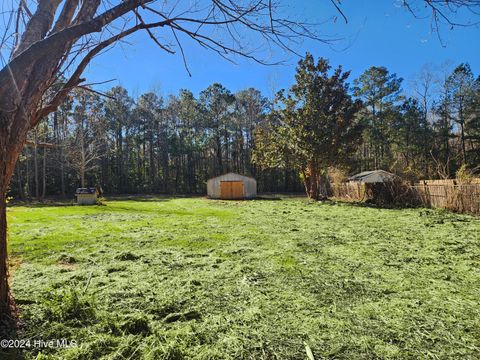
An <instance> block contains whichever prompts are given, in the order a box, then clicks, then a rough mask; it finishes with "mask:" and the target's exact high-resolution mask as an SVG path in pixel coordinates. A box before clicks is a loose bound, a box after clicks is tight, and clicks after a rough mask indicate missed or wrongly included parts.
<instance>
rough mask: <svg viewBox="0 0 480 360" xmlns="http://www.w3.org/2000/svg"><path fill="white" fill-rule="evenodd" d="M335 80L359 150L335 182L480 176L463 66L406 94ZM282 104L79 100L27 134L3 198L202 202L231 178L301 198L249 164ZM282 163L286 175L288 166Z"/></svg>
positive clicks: (374, 76) (178, 98)
mask: <svg viewBox="0 0 480 360" xmlns="http://www.w3.org/2000/svg"><path fill="white" fill-rule="evenodd" d="M322 61H326V60H322ZM326 63H328V62H326ZM299 66H300V65H299ZM298 71H299V69H298V68H297V87H296V88H294V90H295V89H296V91H297V92H299V91H301V88H302V87H301V86H298V82H299V81H308V79H307V80H305V79H303V80H299V76H298ZM322 71H323V73H324V74H327V73H328V72H329V71H330V68H329V66H327V67H325V69H322ZM336 71H337V72H338V73H335V72H333V73H332V72H331V71H330V73H332V77H331V78H328V77H327V76H324V80H325V81H324V84H327V85H325V86H329V85H328V84H329V83H331V81H329V79H334V78H335V79H337V80H338V81H337V82H338V83H339V84H340V85H339V86H340V87H341V88H342V91H343V93H342V96H344V97H345V99H347V100H348V103H349V104H350V105H349V106H351V107H355V108H356V109H355V112H354V115H355V122H356V124H357V125H358V126H357V127H356V129H357V130H358V131H359V133H360V135H359V139H360V141H358V142H357V141H356V142H351V141H350V142H349V143H348V145H349V148H351V145H352V144H354V145H355V148H354V149H353V150H354V151H353V152H352V153H351V154H350V155H349V157H348V159H347V160H348V161H344V162H342V163H341V164H340V163H339V167H340V168H341V169H335V170H340V171H341V172H343V173H346V174H351V173H355V172H359V171H364V170H374V169H384V170H389V171H392V172H394V173H397V174H398V175H401V176H403V177H404V178H405V179H407V180H410V181H415V180H418V179H426V178H428V179H432V178H452V177H455V176H456V173H457V172H458V171H459V169H462V171H464V170H465V169H468V170H469V171H472V172H475V171H478V170H479V168H478V166H479V164H480V76H476V75H475V74H473V73H472V70H471V69H470V66H469V65H468V64H466V63H465V64H460V65H458V66H457V67H455V68H453V70H452V69H450V70H448V71H447V70H445V71H441V70H438V69H437V70H433V69H432V68H431V67H428V66H425V67H424V68H423V69H421V71H419V73H418V75H417V76H416V77H415V78H414V79H410V80H409V81H408V82H406V81H404V80H403V79H402V78H400V77H398V76H397V75H396V74H394V73H391V72H389V71H388V69H386V68H385V67H371V68H369V69H368V70H366V71H365V72H364V73H363V74H362V75H361V76H360V77H359V78H358V79H353V80H351V79H350V78H349V73H348V72H345V73H342V72H341V67H340V68H339V70H336ZM339 77H341V79H340V80H339ZM344 84H345V85H344ZM406 85H407V86H406ZM405 88H408V91H406V90H404V89H405ZM299 89H300V90H299ZM319 91H323V90H319ZM279 94H280V95H279V96H277V99H278V98H279V97H283V98H284V102H283V105H282V104H281V103H280V102H278V101H276V100H275V99H271V100H270V99H268V98H266V97H265V96H264V95H263V94H261V92H260V91H258V90H256V89H253V88H250V89H246V90H243V91H239V92H237V93H232V92H231V91H230V90H228V89H227V88H225V87H224V86H223V85H221V84H218V83H215V84H212V85H210V86H209V87H208V88H206V89H205V90H203V91H201V92H200V94H198V96H196V95H195V94H193V93H192V92H191V91H188V90H181V91H180V92H179V93H178V94H175V95H170V96H168V97H166V98H164V97H162V96H160V95H159V94H156V93H153V92H149V93H145V94H143V95H141V96H139V97H138V98H137V99H134V98H132V97H131V96H130V95H129V94H128V92H127V90H126V89H124V88H122V87H119V86H117V87H113V88H112V89H110V90H109V91H108V92H107V93H105V94H100V93H98V92H96V91H94V90H92V89H89V88H78V89H76V90H75V91H74V92H73V93H72V95H71V96H70V97H69V98H68V99H67V101H65V102H64V103H63V105H62V106H61V107H60V108H59V109H58V110H57V111H56V112H54V113H52V114H51V115H49V116H48V117H47V118H45V119H44V120H43V121H42V122H41V123H40V124H39V126H37V127H36V128H35V129H34V130H33V131H32V132H31V133H30V136H29V141H28V144H27V146H25V148H24V150H23V153H22V155H21V157H20V160H19V161H18V163H17V167H16V171H15V176H14V180H13V181H12V184H11V186H10V194H11V195H12V196H14V197H16V198H24V199H28V198H38V199H42V198H44V197H46V196H53V195H56V196H67V197H70V196H72V194H73V191H74V190H75V188H76V187H79V186H82V187H83V186H101V187H102V188H103V190H104V191H105V192H106V193H108V194H115V193H166V194H200V193H204V191H205V182H206V180H207V179H208V178H210V177H212V176H214V175H218V174H222V173H225V172H229V171H234V172H239V173H243V174H248V175H252V176H254V177H255V178H256V179H257V180H258V184H259V191H261V192H299V191H303V190H304V185H303V184H302V181H301V174H300V173H299V171H298V170H297V169H296V168H295V167H294V166H292V167H288V166H275V164H274V163H273V164H270V166H264V165H265V163H262V162H261V161H258V160H256V159H258V158H261V156H259V153H260V155H261V153H262V151H263V150H262V147H259V146H258V145H257V140H258V139H259V137H261V139H262V141H263V142H264V141H265V139H266V137H265V131H264V130H265V129H268V126H269V125H272V124H273V123H274V122H276V121H278V117H276V116H272V114H275V113H276V112H278V107H281V108H282V109H285V108H287V107H288V106H285V104H288V101H287V100H286V99H287V97H285V96H284V95H282V92H280V93H279ZM288 98H289V99H290V96H288ZM320 98H321V96H320ZM334 99H335V98H334ZM320 100H321V99H320ZM320 100H318V101H320ZM329 101H330V100H329ZM332 101H333V100H332ZM299 102H301V100H299ZM327 102H328V101H327ZM327 102H326V101H323V105H322V106H324V107H325V106H326V108H325V111H326V112H328V111H330V110H329V109H330V106H329V104H328V103H327ZM357 105H358V108H357ZM294 106H301V104H300V105H299V103H296V104H295V105H294ZM332 107H333V106H332ZM352 114H353V113H352ZM340 120H341V119H340ZM336 121H337V123H336V124H341V121H340V122H338V119H337V120H336ZM262 129H263V131H262ZM331 131H334V130H331ZM262 134H263V135H262ZM315 136H316V137H319V138H322V136H325V137H328V136H330V135H329V134H328V133H325V134H322V133H321V132H320V133H319V134H315ZM270 141H275V139H273V138H272V139H271V140H270ZM342 146H346V145H345V144H340V143H339V145H338V147H339V148H338V149H336V153H335V154H334V156H335V157H336V156H340V155H341V154H342V148H341V147H342ZM326 152H327V151H326ZM326 152H325V154H326ZM255 153H256V156H255ZM284 156H285V157H287V158H286V159H284V160H285V161H284V163H288V161H289V159H288V157H289V156H290V154H289V153H288V152H285V154H284ZM334 159H335V158H334ZM333 165H335V164H334V162H333ZM462 165H463V166H462Z"/></svg>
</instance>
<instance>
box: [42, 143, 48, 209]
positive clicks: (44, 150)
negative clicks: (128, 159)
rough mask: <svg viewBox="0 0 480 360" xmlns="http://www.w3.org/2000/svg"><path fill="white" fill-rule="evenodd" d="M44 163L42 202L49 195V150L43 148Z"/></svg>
mask: <svg viewBox="0 0 480 360" xmlns="http://www.w3.org/2000/svg"><path fill="white" fill-rule="evenodd" d="M42 160H43V163H42V200H43V199H45V196H46V194H47V148H46V147H44V148H43V159H42Z"/></svg>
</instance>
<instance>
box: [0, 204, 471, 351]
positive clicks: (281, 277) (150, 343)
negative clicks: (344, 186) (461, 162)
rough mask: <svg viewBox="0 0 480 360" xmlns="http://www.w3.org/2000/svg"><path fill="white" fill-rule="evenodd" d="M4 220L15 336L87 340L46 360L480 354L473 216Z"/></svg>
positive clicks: (121, 214)
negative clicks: (17, 323) (18, 323)
mask: <svg viewBox="0 0 480 360" xmlns="http://www.w3.org/2000/svg"><path fill="white" fill-rule="evenodd" d="M9 220H10V254H11V256H12V257H13V259H12V262H13V265H14V270H13V290H14V294H15V297H16V299H17V305H18V306H19V308H20V310H21V314H22V321H23V327H22V332H21V333H20V334H19V337H20V338H24V339H42V340H48V339H74V340H76V341H77V343H78V347H74V348H69V349H46V350H45V349H43V350H41V351H42V352H43V353H44V354H45V356H40V357H38V359H50V358H52V359H57V358H58V359H307V353H306V351H305V344H307V345H308V346H309V347H310V348H311V350H312V351H313V354H314V356H315V359H322V358H336V359H376V358H382V359H388V358H392V359H393V358H402V359H405V358H407V359H408V358H412V359H414V358H415V359H416V358H422V359H426V358H432V359H452V358H457V359H477V358H479V357H480V235H479V234H480V221H479V219H478V218H475V217H471V216H466V215H457V214H453V213H448V212H444V211H437V210H426V209H408V210H394V209H392V210H390V209H375V208H369V207H362V206H356V205H352V204H339V203H337V204H335V203H315V202H310V201H307V200H305V199H282V200H278V201H273V200H257V201H240V202H236V201H233V202H226V201H211V200H206V199H203V198H177V199H170V198H161V197H159V198H145V199H142V198H139V199H134V200H123V201H109V202H107V206H93V207H78V206H76V207H74V206H65V207H13V208H11V209H10V211H9ZM39 351H40V350H39V349H37V350H28V351H26V352H25V354H26V357H27V359H34V358H36V356H37V354H38V352H39ZM47 354H50V355H51V356H52V357H49V356H47ZM4 357H5V355H2V354H1V353H0V358H2V359H3V358H4Z"/></svg>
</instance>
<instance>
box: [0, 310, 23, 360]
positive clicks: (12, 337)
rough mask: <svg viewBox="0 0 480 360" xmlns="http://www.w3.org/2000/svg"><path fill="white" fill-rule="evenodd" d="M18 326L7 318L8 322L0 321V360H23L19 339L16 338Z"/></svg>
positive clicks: (14, 321)
mask: <svg viewBox="0 0 480 360" xmlns="http://www.w3.org/2000/svg"><path fill="white" fill-rule="evenodd" d="M18 326H19V325H18V324H17V322H16V320H14V319H12V318H11V317H8V320H5V319H3V320H1V321H0V341H1V342H2V344H1V346H0V359H2V360H23V359H25V356H24V355H23V354H22V349H21V345H20V342H19V341H20V339H19V338H18V333H17V331H18Z"/></svg>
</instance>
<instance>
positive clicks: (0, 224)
mask: <svg viewBox="0 0 480 360" xmlns="http://www.w3.org/2000/svg"><path fill="white" fill-rule="evenodd" d="M3 165H4V164H1V166H3ZM6 187H7V185H6V184H5V181H4V180H3V179H0V188H1V191H0V315H7V316H8V315H9V314H10V289H9V287H8V262H7V258H8V255H7V202H6V200H7V199H6ZM2 320H4V319H2Z"/></svg>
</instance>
